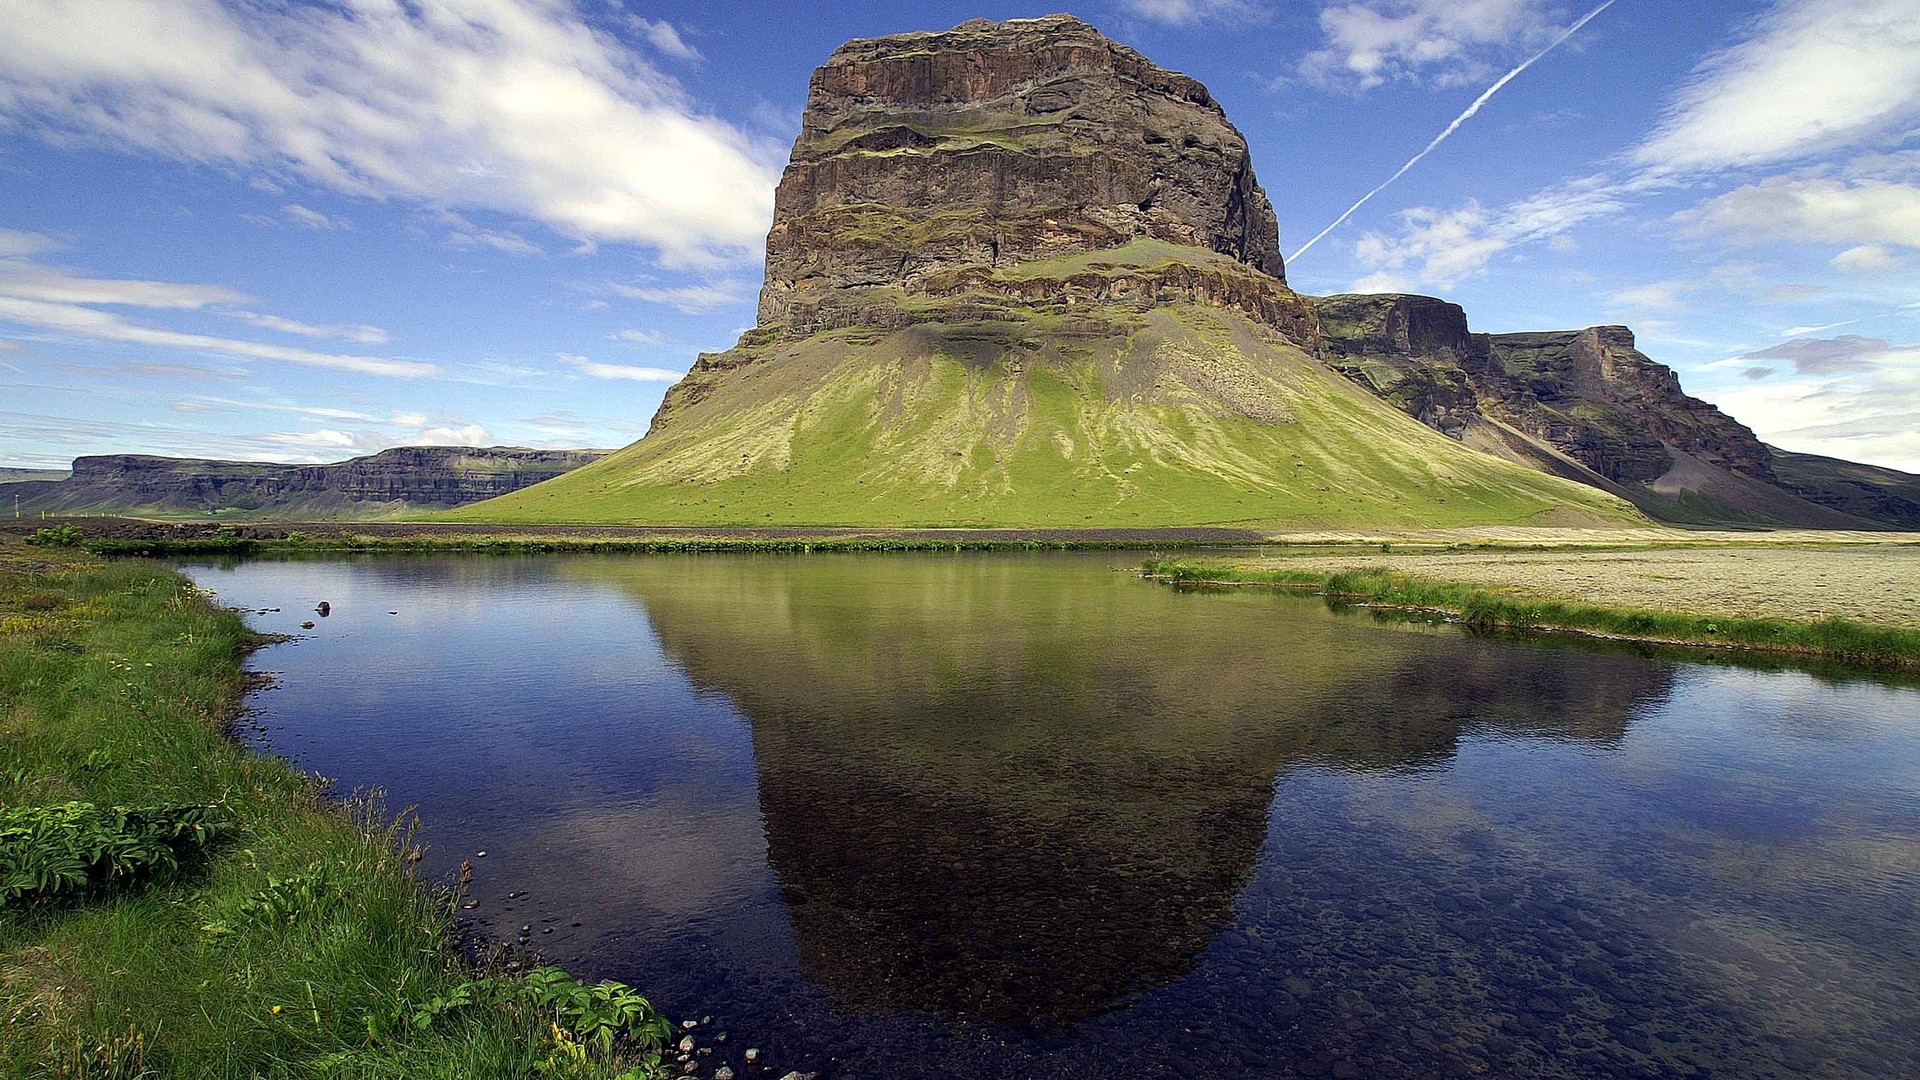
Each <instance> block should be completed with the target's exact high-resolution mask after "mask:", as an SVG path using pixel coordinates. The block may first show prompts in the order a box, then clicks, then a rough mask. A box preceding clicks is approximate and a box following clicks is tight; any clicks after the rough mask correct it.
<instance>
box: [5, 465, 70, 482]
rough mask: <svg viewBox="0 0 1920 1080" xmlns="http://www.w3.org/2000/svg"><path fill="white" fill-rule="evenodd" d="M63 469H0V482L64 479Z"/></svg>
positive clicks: (65, 473) (65, 471) (64, 471)
mask: <svg viewBox="0 0 1920 1080" xmlns="http://www.w3.org/2000/svg"><path fill="white" fill-rule="evenodd" d="M67 476H68V472H67V470H65V469H0V484H19V483H23V482H25V481H28V480H65V479H66V478H67Z"/></svg>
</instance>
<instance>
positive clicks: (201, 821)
mask: <svg viewBox="0 0 1920 1080" xmlns="http://www.w3.org/2000/svg"><path fill="white" fill-rule="evenodd" d="M224 828H225V814H224V812H223V810H222V808H221V807H219V806H218V805H188V806H154V807H134V808H129V807H121V806H114V807H101V806H96V805H94V804H93V803H87V802H69V803H60V804H57V805H53V806H21V807H10V808H7V809H5V810H0V907H6V906H9V905H13V904H20V903H32V902H34V901H38V900H48V899H53V898H55V897H61V896H70V895H84V894H88V893H94V892H99V891H104V890H107V889H112V888H124V887H125V886H127V885H130V884H132V883H134V882H135V881H138V880H141V879H143V878H149V877H154V876H159V875H163V874H169V873H172V872H173V871H175V870H177V869H179V867H180V863H181V860H182V859H183V858H184V857H185V856H186V855H187V854H188V853H190V852H192V851H194V850H197V849H198V848H201V847H204V846H205V845H206V844H207V842H208V841H210V840H212V839H213V838H214V837H215V836H216V835H218V834H219V833H220V832H222V831H223V830H224Z"/></svg>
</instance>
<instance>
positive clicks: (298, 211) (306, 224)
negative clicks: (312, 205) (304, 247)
mask: <svg viewBox="0 0 1920 1080" xmlns="http://www.w3.org/2000/svg"><path fill="white" fill-rule="evenodd" d="M280 213H281V215H282V216H283V217H285V218H286V219H287V220H288V221H291V222H293V223H294V224H295V225H298V226H300V227H301V228H303V229H313V230H315V231H317V232H337V231H340V230H343V229H351V228H353V222H351V221H348V220H347V219H346V218H344V217H330V216H328V215H326V214H323V213H321V212H320V211H318V210H312V209H309V208H307V207H305V206H301V205H300V204H299V203H288V204H286V205H285V206H282V207H281V208H280Z"/></svg>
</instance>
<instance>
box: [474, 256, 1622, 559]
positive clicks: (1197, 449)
mask: <svg viewBox="0 0 1920 1080" xmlns="http://www.w3.org/2000/svg"><path fill="white" fill-rule="evenodd" d="M1138 254H1139V255H1140V257H1143V258H1144V257H1150V256H1155V255H1156V254H1157V253H1155V252H1151V251H1142V252H1140V253H1138ZM1098 306H1099V305H1093V307H1095V308H1097V307H1098ZM1009 318H1012V319H1014V320H1015V321H1014V322H1013V323H1010V324H1008V325H1001V324H998V323H996V324H994V325H992V326H991V327H982V326H977V325H968V324H964V323H959V322H955V323H942V322H922V323H917V324H915V325H910V326H907V327H904V328H901V329H898V330H892V331H887V332H884V333H882V334H878V335H869V336H867V337H866V338H865V339H864V340H858V341H856V340H849V339H847V338H846V337H844V336H841V335H837V334H835V333H821V334H816V335H813V336H811V337H807V338H804V339H801V340H798V341H789V342H783V343H779V344H777V345H772V346H767V347H765V348H764V350H763V352H762V354H761V355H760V356H759V357H758V358H757V359H755V360H754V361H753V362H752V363H751V364H748V365H747V366H745V367H741V368H738V369H734V370H728V371H725V372H722V373H717V374H707V373H696V374H695V375H693V376H690V377H689V383H688V384H685V385H684V386H683V387H682V388H677V389H676V391H675V394H676V396H675V397H674V398H672V399H670V409H669V416H668V417H667V419H666V420H665V422H663V423H661V424H660V425H658V426H657V427H656V429H655V430H654V432H653V433H652V434H650V435H649V436H648V437H647V438H645V439H643V440H641V441H640V442H638V443H635V444H634V445H632V446H629V447H627V448H626V449H624V450H621V451H619V452H617V453H615V454H612V455H609V456H608V457H606V458H603V459H601V460H600V461H597V462H595V463H593V464H591V465H588V466H585V467H583V468H581V469H578V470H575V471H574V472H571V473H568V474H567V475H565V476H562V477H559V478H557V479H555V480H551V481H548V482H546V483H543V484H539V485H535V486H533V487H531V488H526V489H523V490H521V491H518V492H515V493H513V494H511V495H507V496H504V497H501V498H498V499H492V500H489V501H487V502H484V503H478V504H475V505H473V506H469V507H463V508H461V509H459V510H456V511H452V512H449V513H448V514H446V515H444V517H445V518H447V519H450V520H456V521H470V522H503V523H504V522H547V523H558V522H578V523H628V522H633V523H650V524H674V525H695V526H700V525H711V526H721V525H742V526H750V525H820V526H828V525H860V526H886V527H914V526H929V527H943V526H978V527H1014V528H1024V527H1056V528H1086V527H1122V528H1125V527H1150V526H1177V525H1233V526H1245V527H1262V528H1264V527H1289V528H1318V527H1349V526H1380V527H1395V526H1398V527H1445V526H1451V525H1467V524H1518V523H1533V524H1546V525H1574V524H1617V523H1625V522H1629V521H1633V520H1637V518H1636V515H1635V514H1634V512H1633V511H1632V509H1631V508H1630V507H1628V506H1626V504H1624V503H1623V502H1620V501H1619V500H1617V499H1614V498H1612V497H1611V496H1608V495H1605V494H1603V493H1600V492H1597V491H1595V490H1593V489H1591V488H1587V487H1585V486H1583V485H1579V484H1575V483H1572V482H1570V481H1566V480H1561V479H1558V478H1555V477H1551V476H1546V475H1543V474H1540V473H1538V472H1535V471H1533V470H1531V469H1528V468H1526V467H1524V466H1521V465H1516V464H1513V463H1511V462H1507V461H1502V460H1499V459H1497V458H1494V457H1491V456H1489V455H1485V454H1482V453H1479V452H1478V451H1475V450H1471V449H1468V448H1466V447H1464V446H1461V445H1460V444H1459V443H1456V442H1454V441H1452V440H1450V439H1448V438H1446V437H1445V436H1443V435H1441V434H1439V433H1438V432H1435V431H1433V430H1432V429H1430V428H1428V427H1426V426H1425V425H1423V424H1421V423H1420V422H1419V421H1417V420H1415V419H1413V418H1412V417H1409V416H1406V415H1405V414H1403V413H1401V412H1400V411H1398V410H1397V409H1395V408H1393V407H1392V406H1391V405H1390V404H1388V403H1386V402H1382V401H1380V400H1379V399H1377V398H1376V397H1374V396H1373V395H1371V394H1369V393H1367V392H1366V391H1365V390H1364V389H1362V388H1360V387H1357V386H1355V385H1353V384H1352V383H1351V382H1349V381H1348V380H1346V379H1345V378H1343V377H1341V376H1340V375H1338V374H1337V373H1335V372H1332V371H1330V370H1328V369H1327V368H1326V367H1325V366H1324V365H1321V364H1319V363H1318V362H1316V361H1314V360H1313V359H1312V358H1311V357H1310V356H1309V355H1307V354H1306V353H1305V352H1303V351H1302V350H1301V349H1299V348H1298V347H1296V346H1294V345H1292V344H1291V343H1289V342H1287V341H1285V340H1283V339H1280V338H1279V337H1277V336H1276V335H1274V334H1273V333H1272V332H1271V331H1267V330H1264V329H1262V328H1261V327H1258V326H1256V325H1255V324H1253V323H1252V322H1250V321H1248V320H1246V319H1244V318H1242V317H1240V316H1238V315H1235V314H1233V313H1230V312H1226V311H1222V310H1220V309H1216V308H1210V307H1203V306H1200V305H1195V304H1182V305H1173V306H1166V307H1160V308H1155V309H1153V310H1151V311H1148V312H1145V313H1144V314H1142V315H1141V317H1140V319H1139V321H1138V324H1137V325H1136V326H1134V327H1131V328H1127V329H1120V328H1116V329H1115V331H1114V332H1113V333H1111V334H1106V335H1102V336H1066V335H1055V334H1049V333H1046V332H1045V331H1044V328H1042V327H1039V326H1038V325H1034V326H1025V325H1023V324H1021V323H1019V321H1018V319H1019V313H1018V312H1017V311H1015V312H1012V313H1010V315H1009ZM691 391H698V392H691Z"/></svg>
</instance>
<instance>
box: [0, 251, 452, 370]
mask: <svg viewBox="0 0 1920 1080" xmlns="http://www.w3.org/2000/svg"><path fill="white" fill-rule="evenodd" d="M250 299H251V298H250V297H248V296H247V295H245V294H244V293H241V292H239V291H237V290H235V289H231V288H229V287H227V286H225V285H204V284H184V283H179V282H171V281H142V280H128V279H119V278H91V277H83V276H80V275H77V274H74V273H72V272H70V271H67V270H64V269H61V268H59V267H54V266H46V265H43V264H40V263H37V262H33V261H31V260H29V259H25V258H0V321H4V322H10V323H13V324H15V325H18V326H28V327H33V328H35V329H38V330H48V331H53V332H55V333H61V334H71V335H74V336H77V337H85V338H92V339H95V340H98V341H116V342H123V343H126V344H133V345H150V346H155V347H159V348H166V349H179V350H185V351H189V352H198V353H213V354H216V355H221V356H233V357H243V358H248V359H257V360H277V361H282V362H285V363H290V364H302V365H306V366H308V367H319V368H331V369H334V370H337V371H353V372H359V373H361V374H366V375H384V376H393V377H400V378H419V377H422V376H426V375H433V374H436V373H437V372H438V371H439V370H440V369H439V368H438V366H436V365H434V364H429V363H425V362H422V361H417V360H393V359H386V358H383V357H374V356H350V355H342V354H338V353H323V352H317V351H315V350H312V349H302V348H294V347H290V346H284V345H272V344H267V343H263V342H257V341H244V340H239V339H235V338H226V337H217V336H214V335H210V334H199V333H188V332H184V331H179V330H172V329H168V328H165V327H159V326H150V325H146V324H143V323H137V322H134V321H132V320H130V319H128V318H126V317H124V316H122V315H120V314H118V313H117V312H114V311H108V310H102V309H103V308H112V307H135V308H145V309H150V310H168V309H171V310H200V309H216V310H218V309H219V307H220V306H222V305H234V304H244V303H247V302H249V301H250ZM219 313H220V314H223V315H227V316H228V317H231V318H236V319H240V320H242V321H246V322H251V323H253V324H254V325H258V326H266V327H267V328H269V329H279V330H287V329H289V328H291V327H300V328H301V330H305V331H318V330H323V329H338V328H322V327H317V326H312V325H309V324H306V323H300V322H297V321H295V320H291V319H279V318H278V317H276V316H272V315H261V314H259V313H257V312H252V311H246V310H232V311H229V310H219ZM269 323H279V324H281V325H273V326H269V325H268V324H269ZM371 330H374V328H372V327H358V328H352V329H349V330H348V331H347V334H343V335H340V336H347V335H350V334H352V333H354V332H360V331H371ZM294 332H296V333H297V332H300V331H294ZM375 332H377V331H375ZM307 336H328V335H325V334H321V335H314V334H308V335H307Z"/></svg>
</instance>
